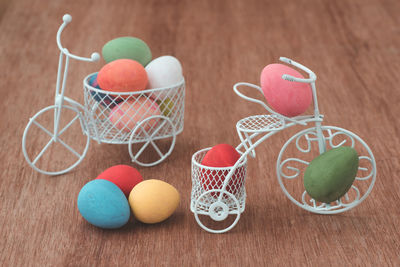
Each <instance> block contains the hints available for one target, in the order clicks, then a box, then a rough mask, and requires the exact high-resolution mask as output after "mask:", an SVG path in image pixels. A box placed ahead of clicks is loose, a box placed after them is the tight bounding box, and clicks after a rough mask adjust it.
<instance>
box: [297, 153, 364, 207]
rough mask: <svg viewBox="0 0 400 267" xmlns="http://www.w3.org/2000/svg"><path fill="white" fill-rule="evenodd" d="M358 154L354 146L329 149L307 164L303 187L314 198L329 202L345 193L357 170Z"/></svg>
mask: <svg viewBox="0 0 400 267" xmlns="http://www.w3.org/2000/svg"><path fill="white" fill-rule="evenodd" d="M358 162H359V159H358V154H357V151H356V150H355V149H354V148H351V147H348V146H341V147H338V148H334V149H331V150H329V151H327V152H325V153H323V154H321V155H319V156H318V157H316V158H315V159H313V160H312V161H311V162H310V164H309V165H308V167H307V169H306V171H305V173H304V187H305V189H306V191H307V193H308V194H309V195H310V196H311V197H312V198H313V199H315V200H317V201H319V202H323V203H330V202H333V201H336V200H338V199H340V198H341V197H342V196H344V195H345V194H346V192H347V191H348V190H349V189H350V187H351V185H352V184H353V182H354V179H355V177H356V175H357V171H358Z"/></svg>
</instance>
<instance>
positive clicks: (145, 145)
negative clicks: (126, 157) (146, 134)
mask: <svg viewBox="0 0 400 267" xmlns="http://www.w3.org/2000/svg"><path fill="white" fill-rule="evenodd" d="M149 144H150V141H147V142H146V143H145V144H144V145H143V146H142V148H141V149H140V150H139V151H138V152H137V153H136V155H135V158H138V157H140V155H141V154H142V153H143V151H144V150H145V149H146V147H147V146H148V145H149Z"/></svg>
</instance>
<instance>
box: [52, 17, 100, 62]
mask: <svg viewBox="0 0 400 267" xmlns="http://www.w3.org/2000/svg"><path fill="white" fill-rule="evenodd" d="M71 21H72V17H71V15H69V14H65V15H64V16H63V24H61V26H60V28H59V29H58V31H57V45H58V48H59V49H60V51H61V52H62V53H64V54H65V55H67V56H69V57H71V58H74V59H76V60H81V61H89V62H95V61H98V60H99V59H100V55H99V53H97V52H94V53H92V55H91V56H90V58H89V57H80V56H76V55H73V54H71V53H70V52H69V51H68V49H67V48H64V47H62V45H61V33H62V31H63V30H64V28H65V27H66V26H67V25H68V24H69V23H70V22H71Z"/></svg>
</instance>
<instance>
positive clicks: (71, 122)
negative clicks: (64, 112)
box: [57, 115, 79, 137]
mask: <svg viewBox="0 0 400 267" xmlns="http://www.w3.org/2000/svg"><path fill="white" fill-rule="evenodd" d="M78 118H79V115H76V116H75V117H74V118H73V119H72V120H71V121H70V122H69V123H68V124H67V125H66V126H65V127H64V128H63V129H62V130H61V131H60V132H59V133H58V135H57V137H58V136H60V135H62V134H63V132H65V131H66V130H67V129H68V128H69V127H70V126H71V125H72V124H73V123H74V122H75V121H76V119H78Z"/></svg>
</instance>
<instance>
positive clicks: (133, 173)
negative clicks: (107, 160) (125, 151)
mask: <svg viewBox="0 0 400 267" xmlns="http://www.w3.org/2000/svg"><path fill="white" fill-rule="evenodd" d="M96 179H104V180H107V181H110V182H112V183H113V184H115V185H116V186H118V187H119V189H121V190H122V192H123V193H124V194H125V196H126V198H128V197H129V193H130V192H131V191H132V188H133V187H135V185H137V184H138V183H140V182H142V181H143V177H142V175H141V174H140V173H139V171H138V170H136V169H135V168H133V167H131V166H129V165H115V166H112V167H110V168H108V169H106V170H105V171H103V172H102V173H100V174H99V176H97V178H96Z"/></svg>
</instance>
